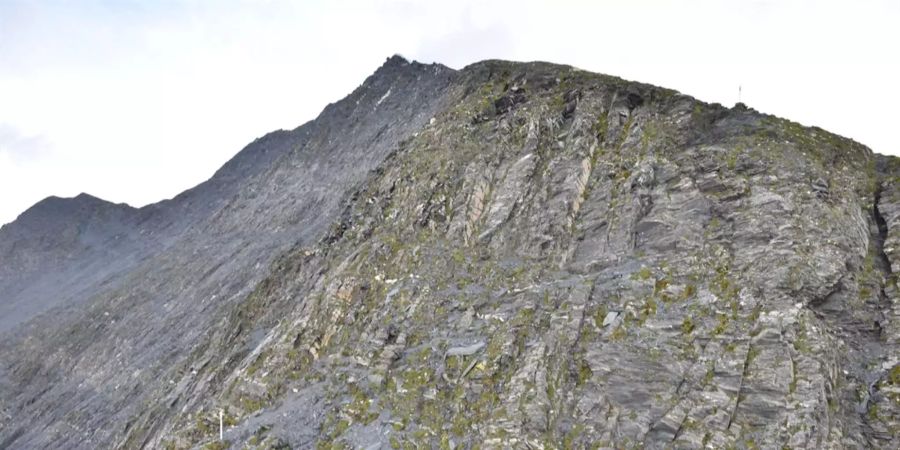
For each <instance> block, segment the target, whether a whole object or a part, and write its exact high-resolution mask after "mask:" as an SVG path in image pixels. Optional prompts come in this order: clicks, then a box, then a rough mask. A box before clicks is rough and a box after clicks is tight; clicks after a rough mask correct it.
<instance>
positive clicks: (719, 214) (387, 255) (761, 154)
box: [0, 57, 900, 448]
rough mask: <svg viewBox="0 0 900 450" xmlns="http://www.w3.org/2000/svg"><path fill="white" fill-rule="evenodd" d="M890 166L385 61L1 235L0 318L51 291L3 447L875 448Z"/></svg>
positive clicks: (891, 351)
mask: <svg viewBox="0 0 900 450" xmlns="http://www.w3.org/2000/svg"><path fill="white" fill-rule="evenodd" d="M254 149H256V150H254ZM259 149H264V150H265V151H262V152H261V151H260V150H259ZM898 168H900V166H898V164H897V162H896V160H895V159H894V158H890V157H882V156H878V155H874V154H872V152H871V151H870V150H868V149H867V148H865V147H864V146H862V145H860V144H858V143H856V142H853V141H850V140H847V139H845V138H841V137H839V136H835V135H832V134H830V133H828V132H826V131H824V130H821V129H816V128H806V127H802V126H800V125H797V124H795V123H792V122H789V121H786V120H783V119H778V118H775V117H772V116H767V115H764V114H760V113H758V112H756V111H754V110H752V109H749V108H747V107H745V106H743V105H738V106H736V107H735V108H731V109H729V108H724V107H721V106H719V105H708V104H704V103H702V102H699V101H697V100H695V99H693V98H690V97H687V96H685V95H682V94H679V93H677V92H674V91H670V90H667V89H662V88H658V87H654V86H649V85H645V84H640V83H634V82H629V81H625V80H621V79H618V78H614V77H608V76H603V75H598V74H592V73H588V72H584V71H580V70H577V69H573V68H571V67H566V66H558V65H552V64H546V63H511V62H504V61H485V62H481V63H477V64H474V65H472V66H469V67H466V68H464V69H462V70H459V71H454V70H452V69H448V68H446V67H443V66H440V65H422V64H418V63H410V62H408V61H406V60H404V59H402V58H400V57H393V58H390V59H388V61H387V62H386V63H385V65H384V66H383V67H382V68H380V69H379V70H378V71H377V72H376V73H375V74H374V75H373V76H371V77H370V78H369V79H367V80H366V81H365V82H364V83H363V85H362V86H361V87H360V88H358V89H357V90H356V91H354V92H353V93H352V94H350V96H348V97H347V98H345V99H344V100H342V101H340V102H338V103H336V104H333V105H330V106H329V107H328V108H326V109H325V111H323V113H322V115H320V117H319V118H317V119H316V120H315V121H312V122H310V123H308V124H306V125H303V126H301V127H300V128H298V129H296V130H293V131H282V132H276V133H273V134H270V135H268V136H266V137H265V138H262V139H260V140H258V141H256V142H254V143H253V144H251V145H250V146H248V148H247V149H245V150H244V151H243V152H242V153H241V154H239V155H238V156H237V157H236V158H235V159H234V160H232V161H231V162H229V163H228V164H226V166H225V167H223V169H222V170H220V172H218V173H217V174H216V176H214V177H213V179H211V180H210V181H209V182H207V183H205V184H203V185H200V186H198V187H197V188H195V189H193V190H191V191H188V192H186V193H185V194H182V195H181V196H179V197H176V199H173V200H171V201H168V202H163V203H160V204H157V205H152V206H150V207H146V208H143V209H141V210H135V209H133V208H128V207H125V206H115V205H108V204H104V203H103V202H102V201H99V200H95V199H88V198H80V199H76V200H73V201H72V202H71V203H68V202H63V204H62V205H60V206H55V207H53V208H50V210H51V211H52V212H53V213H54V214H58V215H51V216H49V218H44V219H41V220H37V219H32V218H33V217H38V218H39V217H43V216H42V215H41V214H44V213H41V211H42V210H44V209H45V206H46V205H44V206H41V207H40V208H38V206H36V207H35V208H33V210H34V211H31V212H30V213H29V214H24V215H23V216H22V218H20V220H21V222H20V221H19V220H17V222H15V223H14V224H12V225H10V226H7V227H4V228H3V229H2V230H0V256H2V258H0V293H2V294H3V296H4V297H2V298H0V300H2V301H0V304H2V305H3V307H6V306H5V305H6V304H21V303H35V302H37V303H40V302H48V300H46V299H47V298H50V297H55V299H54V300H53V301H55V302H56V303H52V302H51V303H47V304H46V308H45V309H42V310H41V312H43V311H47V312H46V313H44V314H39V313H37V314H32V315H30V316H28V315H25V316H23V317H24V318H20V319H18V320H17V321H14V322H13V323H11V324H10V325H9V331H7V334H8V335H10V336H15V338H14V339H8V340H7V342H6V343H4V344H3V345H2V346H0V362H2V364H0V409H2V411H3V413H4V414H2V415H0V447H14V448H29V447H48V446H49V447H69V448H72V447H75V448H97V447H101V448H105V447H124V448H192V447H202V446H206V447H209V448H217V447H233V448H248V447H249V448H285V447H291V448H309V447H319V448H334V447H341V446H349V447H353V448H416V447H423V446H424V447H441V448H588V447H592V448H607V447H608V448H623V447H651V448H667V447H676V448H699V447H712V448H721V447H729V446H730V447H735V448H757V447H759V448H775V447H789V448H844V447H851V448H854V447H876V448H895V447H896V446H897V445H898V434H900V433H898V424H900V369H898V367H900V366H898V362H900V361H898V354H900V352H898V351H897V340H898V337H900V336H898V326H900V325H898V323H900V322H898V320H900V300H898V298H900V297H898V295H900V294H898V292H897V288H896V280H895V277H894V275H893V274H894V273H895V272H896V271H897V270H900V266H898V265H897V264H900V263H898V262H897V261H898V259H897V258H898V255H897V254H896V252H898V251H900V250H898V249H900V246H898V245H897V240H898V239H900V226H898V223H900V192H898V189H900V184H898V178H897V175H898ZM53 202H56V203H59V201H56V200H54V201H52V202H51V203H53ZM70 205H76V206H70ZM83 205H89V206H83ZM68 209H75V210H76V213H74V214H73V213H71V212H69V211H68ZM69 217H71V219H70V218H69ZM100 219H102V220H100ZM42 221H43V222H46V224H47V226H48V227H63V228H64V229H69V230H75V231H70V232H68V233H60V232H56V231H54V232H53V235H54V236H56V237H57V238H58V239H60V240H59V241H49V242H43V241H41V240H39V239H35V238H34V236H35V235H28V234H27V231H32V232H35V231H36V230H39V228H38V227H36V226H34V225H32V223H42ZM95 224H99V225H95ZM17 230H18V231H17ZM38 234H39V233H38ZM110 242H116V244H114V245H111V244H109V243H110ZM119 242H121V243H119ZM42 251H43V253H42ZM23 261H27V262H28V264H30V266H29V265H28V264H24V263H23ZM68 261H71V262H68ZM122 261H125V262H124V263H123V262H122ZM104 263H106V264H108V265H107V266H103V264H104ZM67 264H71V265H72V266H73V267H78V268H81V269H83V272H67V271H66V270H68V269H65V267H68V266H67ZM92 264H93V265H92ZM101 266H103V267H101ZM17 267H33V269H32V270H31V271H30V272H29V273H31V275H28V276H27V277H25V276H20V275H16V274H18V273H20V272H19V271H17V270H16V268H17ZM61 268H62V269H61ZM104 270H107V272H104ZM84 274H91V275H92V276H93V277H85V276H84ZM54 276H55V277H57V278H53V277H54ZM17 277H18V278H17ZM60 277H61V278H65V277H69V278H66V279H64V280H63V281H62V282H60V281H59V278H60ZM66 283H68V284H66ZM22 286H25V288H22ZM35 286H37V287H40V289H38V288H36V287H35ZM53 289H58V290H59V291H60V292H62V291H66V292H65V293H66V295H68V297H67V298H64V299H62V300H60V298H61V297H60V296H53V295H52V294H53ZM8 296H11V297H8ZM8 298H11V299H12V300H11V301H8ZM26 321H27V322H26ZM23 322H25V323H26V324H25V325H23V324H22V323H23ZM220 410H221V411H225V420H226V422H227V423H228V429H227V430H226V436H225V437H226V442H218V440H217V439H218V430H217V427H218V412H219V411H220Z"/></svg>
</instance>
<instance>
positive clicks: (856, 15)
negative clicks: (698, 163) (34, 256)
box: [0, 0, 900, 223]
mask: <svg viewBox="0 0 900 450" xmlns="http://www.w3.org/2000/svg"><path fill="white" fill-rule="evenodd" d="M394 53H399V54H401V55H403V56H405V57H407V58H411V59H416V60H419V61H422V62H441V63H443V64H445V65H448V66H450V67H453V68H461V67H463V66H465V65H467V64H469V63H472V62H475V61H478V60H482V59H488V58H499V59H510V60H521V61H531V60H545V61H552V62H557V63H564V64H570V65H574V66H576V67H579V68H582V69H586V70H590V71H595V72H602V73H607V74H612V75H617V76H621V77H623V78H626V79H631V80H637V81H642V82H647V83H651V84H655V85H660V86H665V87H668V88H673V89H676V90H679V91H681V92H683V93H686V94H689V95H692V96H694V97H697V98H699V99H701V100H704V101H709V102H718V103H722V104H724V105H729V106H730V105H732V104H733V103H734V102H735V101H737V95H738V86H739V85H741V86H743V98H742V99H743V101H744V102H745V103H747V104H748V105H749V106H751V107H753V108H756V109H758V110H760V111H763V112H766V113H771V114H776V115H778V116H782V117H787V118H790V119H792V120H795V121H798V122H801V123H803V124H806V125H818V126H821V127H823V128H825V129H828V130H830V131H833V132H836V133H838V134H841V135H844V136H848V137H851V138H853V139H855V140H857V141H860V142H862V143H864V144H866V145H868V146H869V147H871V148H872V149H873V150H874V151H876V152H879V153H890V154H900V142H898V138H896V130H895V128H894V127H897V126H898V119H900V115H898V114H897V112H896V111H897V107H898V106H900V90H898V85H900V1H897V0H871V1H866V0H855V1H846V0H841V1H831V0H814V1H813V0H811V1H800V0H798V1H789V0H777V1H776V0H773V1H749V0H734V1H725V0H722V1H697V0H692V1H650V0H647V1H636V0H627V1H625V0H615V1H560V0H556V1H548V2H536V1H524V0H516V1H496V2H489V1H486V0H476V1H461V0H454V1H446V2H413V1H359V2H349V1H336V0H328V1H321V2H312V1H306V2H302V3H301V2H279V1H231V0H215V1H208V2H205V1H148V2H130V1H118V0H116V1H114V0H107V1H99V0H94V1H88V0H85V1H50V0H45V1H18V0H0V223H6V222H10V221H12V220H13V219H15V217H16V216H17V215H18V214H19V213H21V212H22V211H24V210H25V209H27V208H28V207H29V206H31V205H32V204H34V203H35V202H37V201H39V200H40V199H42V198H44V197H47V196H49V195H57V196H64V197H71V196H74V195H77V194H78V193H80V192H87V193H90V194H92V195H95V196H98V197H101V198H104V199H107V200H110V201H114V202H127V203H129V204H131V205H135V206H142V205H145V204H147V203H152V202H156V201H159V200H162V199H164V198H170V197H172V196H174V195H176V194H177V193H179V192H181V191H183V190H185V189H187V188H189V187H191V186H193V185H195V184H197V183H199V182H202V181H203V180H205V179H207V178H208V177H209V176H211V175H212V173H213V172H214V171H215V170H216V169H217V168H218V167H219V166H221V165H222V164H223V163H225V161H227V160H228V159H229V158H230V157H231V156H233V155H234V154H235V153H237V152H238V151H239V150H240V149H241V148H242V147H243V146H244V145H245V144H247V143H249V142H250V141H252V140H253V139H254V138H256V137H258V136H261V135H263V134H265V133H266V132H268V131H271V130H274V129H278V128H288V129H290V128H294V127H296V126H298V125H300V124H302V123H303V122H305V121H307V120H310V119H312V118H314V117H315V116H316V115H317V114H318V112H319V111H320V110H321V109H322V108H323V107H324V106H325V105H326V104H328V103H330V102H334V101H336V100H339V99H340V98H341V97H343V96H345V95H347V94H349V93H350V91H351V90H353V89H354V88H355V87H356V86H358V85H359V84H360V83H361V82H362V81H363V80H364V79H365V77H366V76H368V75H369V74H371V73H372V72H373V71H374V70H375V69H376V68H377V67H378V66H380V65H381V64H382V63H383V62H384V60H385V58H387V57H388V56H390V55H392V54H394Z"/></svg>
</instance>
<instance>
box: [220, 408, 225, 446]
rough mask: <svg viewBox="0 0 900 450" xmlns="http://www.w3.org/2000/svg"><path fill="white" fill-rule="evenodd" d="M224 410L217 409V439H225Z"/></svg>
mask: <svg viewBox="0 0 900 450" xmlns="http://www.w3.org/2000/svg"><path fill="white" fill-rule="evenodd" d="M224 425H225V411H223V410H221V409H220V410H219V440H220V441H224V440H225V426H224Z"/></svg>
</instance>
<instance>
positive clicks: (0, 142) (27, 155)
mask: <svg viewBox="0 0 900 450" xmlns="http://www.w3.org/2000/svg"><path fill="white" fill-rule="evenodd" d="M50 148H51V145H50V141H49V140H48V139H47V138H46V137H45V136H44V135H41V134H36V135H27V134H24V133H22V132H21V131H20V130H19V129H18V128H16V127H14V126H12V125H10V124H8V123H0V156H5V157H7V158H9V159H10V160H11V161H12V162H13V163H19V164H20V163H26V162H31V161H34V160H36V159H39V158H41V157H42V156H44V155H46V154H47V152H49V150H50Z"/></svg>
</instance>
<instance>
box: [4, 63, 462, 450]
mask: <svg viewBox="0 0 900 450" xmlns="http://www.w3.org/2000/svg"><path fill="white" fill-rule="evenodd" d="M452 77H453V72H452V71H450V70H449V69H446V68H444V67H443V66H439V65H421V64H418V63H409V62H407V61H405V60H403V59H402V58H399V57H395V58H391V59H389V60H388V61H387V62H386V63H385V65H384V66H383V67H382V68H381V69H379V71H378V72H376V73H375V74H374V75H373V76H372V77H370V78H369V79H367V80H366V82H365V83H364V84H363V85H362V86H361V87H360V88H359V89H357V90H356V91H355V92H354V93H352V94H351V95H350V96H349V97H348V98H346V99H344V100H342V101H341V102H339V103H337V104H334V105H330V106H329V107H328V108H326V109H325V111H323V113H322V114H321V116H320V117H319V118H318V119H317V120H315V121H313V122H310V123H308V124H306V125H304V126H302V127H300V128H298V129H297V130H294V131H292V132H276V133H273V134H270V135H268V136H266V137H264V138H262V139H260V140H258V141H257V142H254V143H253V144H251V145H250V146H248V148H247V149H245V150H244V151H243V152H242V153H241V154H239V155H238V156H237V157H236V158H235V159H234V160H232V161H231V162H229V164H227V165H226V166H225V167H223V169H222V170H221V171H220V172H218V173H217V174H216V175H215V176H214V177H213V179H211V180H210V181H209V182H207V183H204V184H203V185H201V186H198V187H197V188H195V189H193V190H191V191H188V192H186V193H184V194H182V195H180V196H179V197H176V198H175V199H173V200H171V201H167V202H162V203H160V204H157V205H151V206H149V207H147V208H143V209H142V210H140V211H139V213H138V224H137V230H138V233H139V234H141V235H142V236H146V238H147V239H148V240H150V241H153V242H156V243H158V244H159V247H157V248H156V249H151V250H149V251H147V252H146V254H145V255H144V256H143V258H141V259H140V261H139V262H138V263H137V264H135V265H133V266H131V267H129V268H128V269H127V270H125V271H123V272H122V273H121V275H119V276H117V277H116V278H115V279H114V280H113V281H111V282H108V283H100V284H99V285H93V286H91V287H90V288H89V289H86V291H87V292H86V294H85V295H84V296H83V297H82V298H81V299H80V301H78V302H68V303H65V304H63V305H61V306H59V307H58V308H56V309H54V310H53V311H51V312H50V313H47V314H44V315H42V316H40V317H37V318H36V319H34V320H32V321H31V322H29V323H27V324H25V325H23V326H21V327H19V329H16V330H14V331H15V332H16V333H17V334H19V335H21V336H22V337H21V338H20V339H16V340H8V341H7V342H6V343H5V344H4V345H3V347H2V348H0V352H2V355H0V356H2V361H3V370H2V371H0V378H3V379H0V389H2V391H0V407H2V409H3V411H4V412H6V414H9V416H6V417H5V418H4V419H3V420H4V423H3V429H2V431H0V446H14V447H19V446H21V447H48V446H49V447H85V448H94V447H98V446H99V447H107V446H112V445H116V444H117V443H118V444H122V445H129V446H135V445H138V444H140V443H141V442H140V441H137V442H135V441H131V440H128V441H123V442H118V440H119V439H120V438H121V437H122V436H123V435H124V434H125V433H127V432H129V431H132V433H131V434H134V433H133V430H132V427H133V426H134V424H133V423H132V422H133V420H132V416H135V415H136V414H138V412H146V405H147V404H149V403H151V402H152V401H153V400H154V398H155V397H154V396H155V395H157V393H158V392H157V391H158V390H162V389H167V388H168V387H169V386H170V382H171V381H172V379H171V378H164V377H163V376H162V375H163V373H164V372H166V371H167V370H169V369H170V368H171V367H173V366H175V365H177V364H178V363H179V362H181V361H183V360H185V359H186V358H189V357H190V356H191V351H192V349H193V348H194V347H195V346H196V345H197V344H198V342H200V341H201V340H202V339H203V338H205V337H206V336H207V335H208V334H209V333H210V329H211V320H212V318H214V317H215V316H216V314H218V313H220V312H223V311H225V312H227V311H229V310H230V309H229V308H230V307H232V306H233V303H234V302H235V301H237V300H239V299H241V298H243V297H244V296H245V295H246V293H247V292H249V291H250V290H251V289H252V288H253V286H254V285H255V284H256V283H257V282H258V281H259V280H260V279H261V278H262V277H263V276H264V275H265V273H266V272H265V270H266V268H267V267H268V266H269V262H270V261H271V260H272V259H273V258H274V257H276V256H277V255H278V254H279V253H281V252H282V251H284V250H285V249H287V248H289V247H290V246H292V245H295V244H297V243H304V242H306V241H308V240H311V239H312V240H314V239H317V238H318V237H320V236H321V235H322V234H323V233H324V231H325V230H326V229H327V227H328V226H329V225H330V224H331V223H332V222H333V221H334V219H335V218H336V217H337V216H338V214H339V213H340V212H341V210H342V209H343V206H342V204H341V201H342V199H343V198H344V196H345V192H346V191H347V190H348V189H352V188H353V186H355V185H357V184H358V183H359V182H361V181H362V180H363V179H364V178H365V176H366V175H367V174H368V172H369V171H370V170H371V169H373V168H375V167H376V166H377V164H379V163H380V162H381V161H382V160H383V159H384V157H385V156H386V155H387V153H388V152H389V151H390V150H391V149H393V148H395V147H396V145H397V142H398V141H399V140H400V139H404V138H406V137H407V136H409V135H411V134H412V133H413V130H415V129H418V128H420V127H421V126H422V125H424V124H425V123H426V122H427V121H428V120H429V119H430V118H431V117H432V112H433V111H435V110H437V109H438V108H439V106H440V105H441V98H442V95H443V91H444V88H445V86H447V84H448V83H449V82H450V81H451V80H452ZM389 91H391V92H392V93H391V94H390V95H386V94H387V93H388V92H389ZM260 152H262V153H264V155H261V157H260V158H257V155H256V154H257V153H260ZM13 225H15V224H13ZM116 263H117V261H112V262H111V264H113V265H114V264H116ZM4 300H6V299H4ZM23 349H25V350H26V351H24V352H23ZM192 362H193V361H192ZM10 412H15V416H14V417H13V416H12V415H11V414H10ZM152 426H157V425H156V424H155V423H154V424H153V425H152ZM73 430H75V431H74V432H73Z"/></svg>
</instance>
